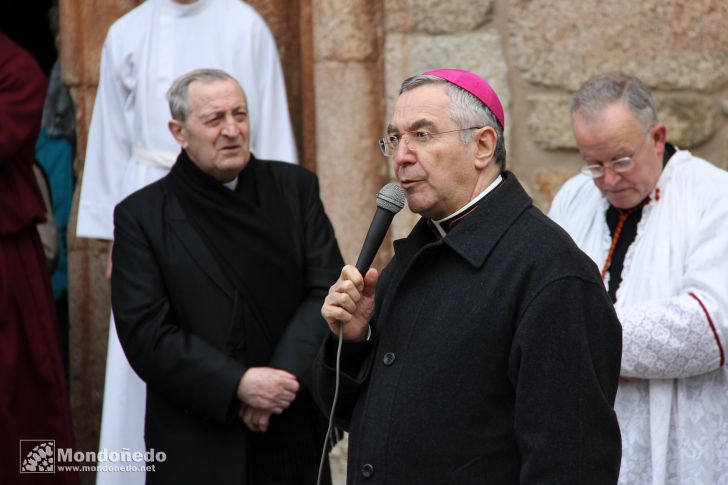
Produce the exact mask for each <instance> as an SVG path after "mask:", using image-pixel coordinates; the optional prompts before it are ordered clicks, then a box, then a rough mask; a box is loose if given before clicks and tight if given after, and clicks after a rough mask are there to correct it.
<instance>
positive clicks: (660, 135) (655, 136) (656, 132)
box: [652, 123, 667, 157]
mask: <svg viewBox="0 0 728 485" xmlns="http://www.w3.org/2000/svg"><path fill="white" fill-rule="evenodd" d="M652 142H653V143H654V144H655V153H656V154H657V156H658V157H661V156H662V155H663V154H664V153H665V143H666V142H667V127H666V126H665V125H663V124H662V123H659V124H657V125H655V126H654V127H653V128H652Z"/></svg>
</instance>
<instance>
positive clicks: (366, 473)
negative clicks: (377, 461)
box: [361, 463, 374, 478]
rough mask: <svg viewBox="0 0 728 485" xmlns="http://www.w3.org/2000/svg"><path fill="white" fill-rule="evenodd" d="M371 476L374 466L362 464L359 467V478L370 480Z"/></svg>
mask: <svg viewBox="0 0 728 485" xmlns="http://www.w3.org/2000/svg"><path fill="white" fill-rule="evenodd" d="M372 475H374V465H370V464H369V463H366V464H364V466H362V467H361V476H363V477H364V478H371V476H372Z"/></svg>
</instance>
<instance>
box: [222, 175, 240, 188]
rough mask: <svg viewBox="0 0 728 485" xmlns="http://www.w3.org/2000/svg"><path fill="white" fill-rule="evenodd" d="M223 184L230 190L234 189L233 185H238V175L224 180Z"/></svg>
mask: <svg viewBox="0 0 728 485" xmlns="http://www.w3.org/2000/svg"><path fill="white" fill-rule="evenodd" d="M223 185H224V186H225V187H227V188H228V189H230V190H235V187H237V186H238V177H237V176H236V177H235V178H234V179H232V180H231V181H230V182H224V183H223Z"/></svg>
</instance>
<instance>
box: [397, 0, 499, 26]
mask: <svg viewBox="0 0 728 485" xmlns="http://www.w3.org/2000/svg"><path fill="white" fill-rule="evenodd" d="M492 9H493V0H459V1H457V2H442V1H439V0H385V2H384V20H385V25H386V29H387V31H388V32H401V33H405V32H424V33H428V34H454V33H458V32H460V33H463V32H470V31H473V30H475V29H477V28H478V27H480V26H482V25H484V24H486V23H487V22H488V21H489V20H490V17H491V15H490V14H491V12H492Z"/></svg>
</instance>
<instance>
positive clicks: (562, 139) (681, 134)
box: [528, 94, 718, 150]
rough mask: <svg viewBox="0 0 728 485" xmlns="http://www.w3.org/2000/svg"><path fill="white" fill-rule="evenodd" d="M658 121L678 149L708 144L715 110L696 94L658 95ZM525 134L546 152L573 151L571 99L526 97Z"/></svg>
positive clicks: (540, 95)
mask: <svg viewBox="0 0 728 485" xmlns="http://www.w3.org/2000/svg"><path fill="white" fill-rule="evenodd" d="M655 101H656V103H657V117H658V119H659V120H660V122H662V123H664V124H665V125H666V126H667V139H668V141H670V142H671V143H674V144H676V145H677V146H679V147H681V148H691V147H695V146H698V145H700V144H701V143H703V142H705V141H706V140H708V139H709V138H710V137H711V136H712V135H713V134H714V133H715V131H716V118H717V114H718V108H717V106H716V105H715V103H714V102H713V101H712V100H711V99H710V98H708V97H705V96H702V95H698V94H657V95H655ZM528 103H529V113H528V130H529V133H530V134H531V137H532V138H533V140H534V142H535V143H536V144H537V145H539V146H540V147H541V148H544V149H546V150H562V149H569V150H576V149H577V146H576V140H575V139H574V135H573V133H572V130H571V114H570V106H571V98H570V96H568V95H561V94H534V95H531V96H529V97H528Z"/></svg>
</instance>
